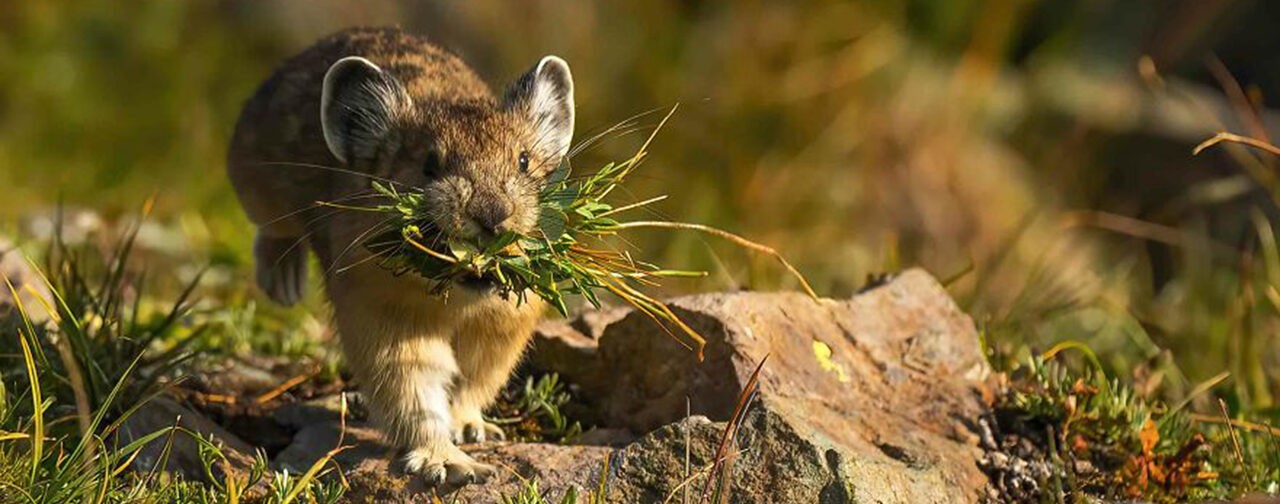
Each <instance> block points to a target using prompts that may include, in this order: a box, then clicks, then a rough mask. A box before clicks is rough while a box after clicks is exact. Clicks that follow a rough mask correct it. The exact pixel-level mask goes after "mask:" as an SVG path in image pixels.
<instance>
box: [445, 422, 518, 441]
mask: <svg viewBox="0 0 1280 504" xmlns="http://www.w3.org/2000/svg"><path fill="white" fill-rule="evenodd" d="M506 440H507V434H506V433H505V432H502V427H498V426H497V425H494V424H491V423H489V422H486V421H484V420H482V419H480V420H474V421H469V422H457V423H456V426H455V427H454V428H453V442H454V443H458V444H463V443H483V442H485V441H506Z"/></svg>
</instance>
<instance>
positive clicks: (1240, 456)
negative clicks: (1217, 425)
mask: <svg viewBox="0 0 1280 504" xmlns="http://www.w3.org/2000/svg"><path fill="white" fill-rule="evenodd" d="M1218 409H1220V410H1222V419H1223V420H1225V421H1226V422H1227V433H1229V434H1231V446H1232V447H1233V448H1235V451H1236V461H1237V462H1239V463H1240V470H1242V471H1243V470H1245V469H1246V468H1247V467H1248V466H1246V465H1245V463H1244V452H1243V451H1241V450H1240V439H1239V438H1237V437H1236V427H1235V425H1233V424H1232V423H1231V415H1229V414H1228V413H1227V402H1226V401H1223V400H1222V399H1221V398H1219V399H1218Z"/></svg>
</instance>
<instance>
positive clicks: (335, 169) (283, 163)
mask: <svg viewBox="0 0 1280 504" xmlns="http://www.w3.org/2000/svg"><path fill="white" fill-rule="evenodd" d="M254 164H257V165H278V166H293V167H299V168H315V169H317V170H328V171H332V172H336V173H342V174H346V175H355V176H357V177H365V178H368V179H372V180H377V181H378V182H385V183H388V184H395V185H401V186H407V184H402V183H400V182H396V181H394V180H391V179H389V178H386V177H379V176H377V175H374V174H371V173H361V172H358V171H355V170H349V169H346V168H339V167H336V166H328V165H322V164H313V163H296V162H292V161H259V162H257V163H254Z"/></svg>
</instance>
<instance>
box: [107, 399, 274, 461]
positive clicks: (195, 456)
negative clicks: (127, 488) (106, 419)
mask: <svg viewBox="0 0 1280 504" xmlns="http://www.w3.org/2000/svg"><path fill="white" fill-rule="evenodd" d="M174 425H177V426H178V427H181V428H183V429H186V430H187V431H189V432H192V433H195V434H199V435H201V436H204V437H205V438H206V439H212V441H213V442H214V443H215V444H216V445H218V446H220V447H221V450H222V454H223V456H225V457H226V460H227V462H228V463H227V464H223V463H216V464H214V466H213V470H214V477H215V478H219V479H221V478H222V475H223V474H225V473H224V472H223V471H232V474H237V475H239V474H242V473H241V471H244V470H246V469H247V468H249V467H250V466H251V465H253V462H254V456H253V453H254V448H253V447H252V446H250V445H249V444H248V443H245V442H244V441H243V440H241V439H240V438H239V437H237V436H236V435H235V434H232V433H231V432H228V431H227V430H226V429H223V428H222V427H221V426H219V425H218V424H217V423H214V422H213V421H212V420H210V419H208V418H207V417H205V416H204V415H201V414H200V413H197V412H195V411H193V410H191V409H189V408H187V407H185V406H183V405H181V404H178V403H177V402H175V401H174V400H172V399H169V398H167V397H157V398H154V399H152V400H150V401H148V402H147V403H146V404H144V405H142V407H140V408H138V410H137V411H135V412H134V413H133V414H132V415H130V416H129V418H127V419H125V421H124V422H123V423H121V424H120V434H119V435H120V443H121V446H124V445H126V444H128V443H131V442H133V441H134V440H137V439H141V438H142V437H145V436H147V435H148V434H151V433H153V432H158V431H161V430H165V429H168V428H170V427H173V426H174ZM170 439H172V445H171V446H170V447H169V454H168V458H167V461H166V464H165V466H164V470H166V471H170V472H175V473H178V474H181V475H183V476H184V477H187V478H190V479H195V480H204V479H206V477H205V473H204V465H203V463H202V462H201V460H200V449H199V443H197V442H196V440H195V439H193V438H192V437H191V435H190V434H187V433H185V432H181V431H177V432H175V433H174V434H173V435H172V436H169V435H168V434H165V435H162V436H160V437H158V438H156V439H153V440H152V441H150V442H149V443H147V445H146V446H145V447H143V448H142V452H141V453H140V454H139V455H138V458H137V460H135V461H134V463H133V466H132V467H133V468H134V469H135V470H139V471H149V470H151V468H153V467H156V465H157V464H159V463H160V461H161V459H162V455H164V450H165V445H166V444H168V443H169V440H170Z"/></svg>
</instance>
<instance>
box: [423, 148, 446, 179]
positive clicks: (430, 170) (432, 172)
mask: <svg viewBox="0 0 1280 504" xmlns="http://www.w3.org/2000/svg"><path fill="white" fill-rule="evenodd" d="M443 169H444V161H443V160H441V159H440V152H439V151H436V150H434V149H432V150H429V151H427V159H425V160H423V161H422V174H423V175H426V176H427V178H433V177H436V176H439V175H440V172H441V170H443Z"/></svg>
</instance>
